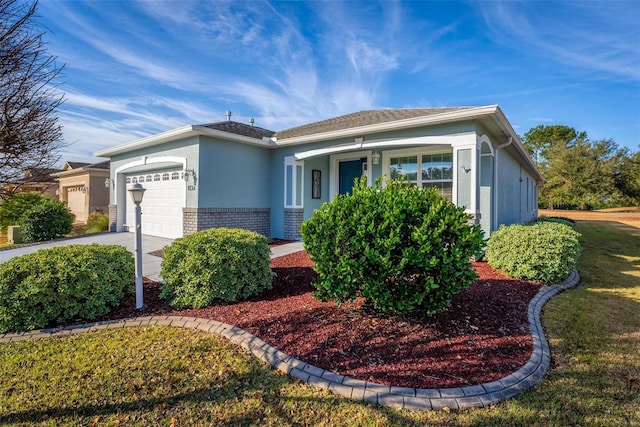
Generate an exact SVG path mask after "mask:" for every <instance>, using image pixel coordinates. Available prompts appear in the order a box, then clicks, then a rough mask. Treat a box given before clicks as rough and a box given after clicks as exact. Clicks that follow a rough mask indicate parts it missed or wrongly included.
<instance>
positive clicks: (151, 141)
mask: <svg viewBox="0 0 640 427" xmlns="http://www.w3.org/2000/svg"><path fill="white" fill-rule="evenodd" d="M192 135H197V132H196V131H195V130H194V126H193V125H187V126H182V127H179V128H176V129H171V130H168V131H166V132H162V133H158V134H156V135H151V136H147V137H145V138H142V139H136V140H135V141H132V142H127V143H125V144H120V145H117V146H115V147H113V148H107V149H106V150H102V151H97V152H95V153H94V156H96V157H111V156H115V155H116V154H122V153H126V152H129V151H133V150H138V149H140V148H147V147H153V146H154V145H158V144H162V143H164V142H169V141H172V140H175V139H179V138H186V137H189V136H192Z"/></svg>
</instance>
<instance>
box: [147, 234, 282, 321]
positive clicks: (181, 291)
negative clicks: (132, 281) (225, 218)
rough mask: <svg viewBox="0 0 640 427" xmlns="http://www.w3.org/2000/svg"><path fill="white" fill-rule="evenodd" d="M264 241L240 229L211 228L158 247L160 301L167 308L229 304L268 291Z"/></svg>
mask: <svg viewBox="0 0 640 427" xmlns="http://www.w3.org/2000/svg"><path fill="white" fill-rule="evenodd" d="M270 254H271V251H270V249H269V244H268V242H267V239H266V238H265V237H264V236H262V235H260V234H258V233H254V232H252V231H248V230H242V229H227V228H212V229H209V230H203V231H198V232H196V233H193V234H190V235H188V236H185V237H182V238H180V239H176V240H174V241H173V243H172V244H171V245H169V246H167V247H166V248H165V249H164V255H163V259H162V272H161V273H160V275H161V276H162V278H163V280H164V282H165V284H164V286H163V287H162V292H161V294H160V297H161V298H164V299H167V300H169V303H170V304H171V305H172V306H173V307H194V308H200V307H206V306H209V305H212V304H213V303H214V302H215V301H225V302H235V301H239V300H242V299H246V298H248V297H250V296H252V295H256V294H259V293H260V292H262V291H263V290H265V289H271V281H272V279H273V272H272V271H271V268H270V265H271V260H270Z"/></svg>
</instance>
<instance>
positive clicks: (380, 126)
mask: <svg viewBox="0 0 640 427" xmlns="http://www.w3.org/2000/svg"><path fill="white" fill-rule="evenodd" d="M497 110H498V106H497V105H489V106H485V107H477V108H467V109H464V110H456V111H449V112H446V113H440V114H432V115H429V116H421V117H413V118H411V119H402V120H395V121H392V122H384V123H376V124H372V125H366V126H359V127H354V128H349V129H340V130H335V131H330V132H323V133H316V134H312V135H304V136H298V137H292V138H286V139H280V140H276V141H275V143H276V145H278V146H285V145H296V144H306V143H310V142H316V141H326V140H329V139H337V138H344V137H349V136H362V135H366V134H370V133H376V132H387V131H393V130H402V129H408V128H414V127H420V126H427V125H437V124H443V123H451V122H457V121H461V120H472V119H477V118H480V117H483V116H488V115H491V114H495V113H496V111H497Z"/></svg>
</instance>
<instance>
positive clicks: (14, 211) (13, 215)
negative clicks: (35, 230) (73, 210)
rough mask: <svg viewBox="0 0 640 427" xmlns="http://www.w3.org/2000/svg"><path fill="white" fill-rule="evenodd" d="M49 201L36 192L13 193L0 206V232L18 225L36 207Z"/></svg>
mask: <svg viewBox="0 0 640 427" xmlns="http://www.w3.org/2000/svg"><path fill="white" fill-rule="evenodd" d="M49 199H50V198H49V197H47V196H45V195H44V194H41V193H38V192H37V191H30V192H27V193H15V194H14V195H13V196H11V198H10V199H9V200H7V201H5V202H4V203H3V204H2V205H0V232H3V233H4V232H6V231H7V227H8V226H10V225H18V223H19V222H20V219H21V218H22V217H23V216H24V215H25V214H26V213H27V212H29V211H30V210H31V209H33V208H34V207H36V206H40V205H43V204H44V203H45V202H46V201H47V200H49Z"/></svg>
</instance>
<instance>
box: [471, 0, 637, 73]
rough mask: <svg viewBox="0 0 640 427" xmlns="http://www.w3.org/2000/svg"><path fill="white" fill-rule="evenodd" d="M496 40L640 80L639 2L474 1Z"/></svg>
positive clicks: (579, 65)
mask: <svg viewBox="0 0 640 427" xmlns="http://www.w3.org/2000/svg"><path fill="white" fill-rule="evenodd" d="M476 5H477V7H478V8H479V9H480V12H481V14H482V16H483V17H484V21H485V24H486V25H487V28H488V29H489V30H490V33H491V36H492V38H493V40H494V41H496V42H498V43H501V44H503V45H505V46H509V47H510V48H512V49H514V50H517V51H519V52H524V53H527V54H529V55H533V56H537V57H540V58H544V59H551V60H552V61H557V62H560V63H562V64H564V65H568V66H570V67H573V68H574V69H576V68H577V69H585V70H588V71H592V72H597V73H603V72H604V73H606V75H608V76H616V77H618V78H624V79H631V80H639V79H640V51H639V50H638V43H639V41H640V26H638V23H637V19H636V18H631V17H637V16H638V15H639V14H640V3H637V2H635V1H613V2H591V1H590V2H577V1H576V2H525V3H523V2H477V3H476Z"/></svg>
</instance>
